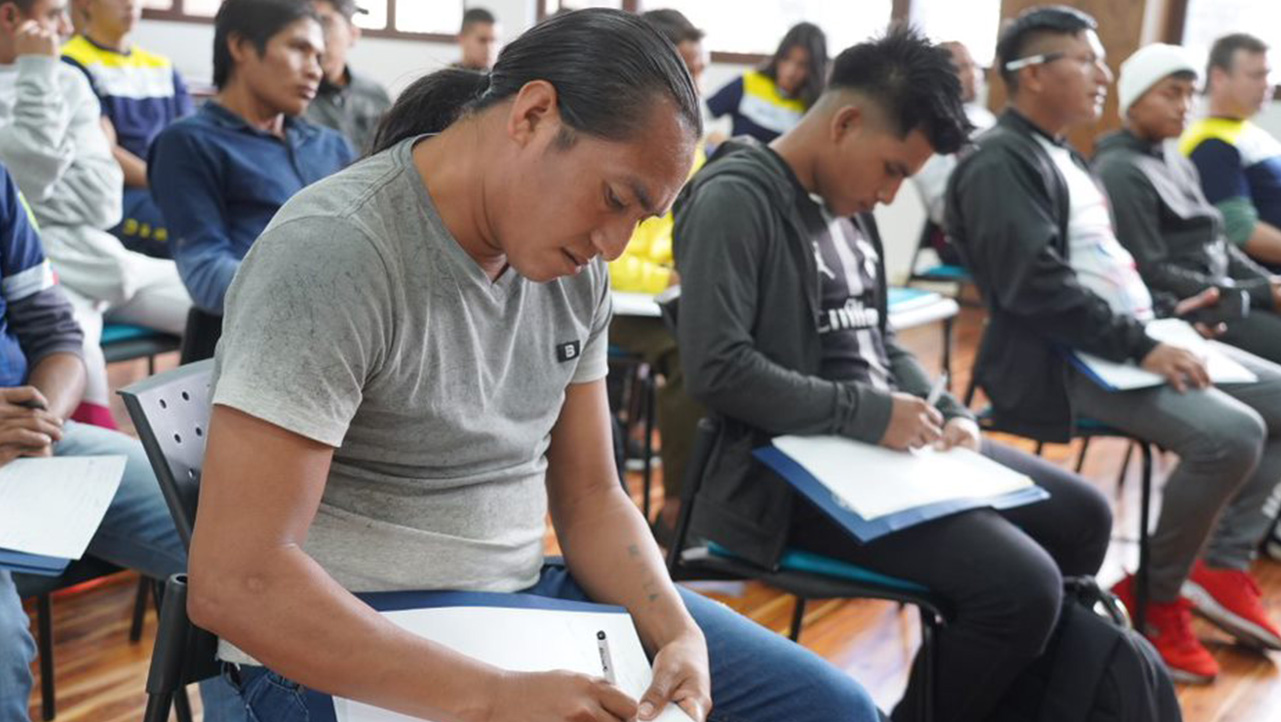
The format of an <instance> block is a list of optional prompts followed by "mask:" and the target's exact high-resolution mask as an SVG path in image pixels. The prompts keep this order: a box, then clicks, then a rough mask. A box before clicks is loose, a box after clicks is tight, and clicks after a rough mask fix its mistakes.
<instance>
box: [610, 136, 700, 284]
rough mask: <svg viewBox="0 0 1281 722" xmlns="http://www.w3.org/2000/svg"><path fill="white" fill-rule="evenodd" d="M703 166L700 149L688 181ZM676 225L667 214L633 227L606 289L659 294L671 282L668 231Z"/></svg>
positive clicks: (613, 263) (612, 268)
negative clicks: (633, 230)
mask: <svg viewBox="0 0 1281 722" xmlns="http://www.w3.org/2000/svg"><path fill="white" fill-rule="evenodd" d="M706 162H707V154H706V153H705V152H704V151H703V147H702V145H699V147H698V148H697V149H696V150H695V151H694V167H693V168H691V169H690V171H689V174H690V177H693V176H694V174H695V173H697V172H698V169H699V168H702V167H703V164H704V163H706ZM675 225H676V223H675V221H674V220H673V219H672V214H671V211H668V212H667V213H665V214H663V215H662V216H659V217H658V218H650V219H648V220H646V221H644V222H643V223H641V224H640V225H638V226H636V231H635V232H634V233H632V239H631V240H630V241H628V242H627V250H625V251H623V255H621V256H619V257H618V259H617V260H614V261H611V262H610V264H609V280H610V285H611V286H613V288H614V290H616V291H633V292H636V293H659V292H661V291H662V290H663V289H665V288H667V286H668V283H670V282H671V278H672V228H673V227H674V226H675Z"/></svg>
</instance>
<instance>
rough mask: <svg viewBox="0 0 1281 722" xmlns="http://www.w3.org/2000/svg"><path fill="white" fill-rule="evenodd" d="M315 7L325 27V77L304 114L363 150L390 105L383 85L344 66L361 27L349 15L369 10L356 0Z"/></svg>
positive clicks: (331, 0)
mask: <svg viewBox="0 0 1281 722" xmlns="http://www.w3.org/2000/svg"><path fill="white" fill-rule="evenodd" d="M315 7H316V14H317V15H319V16H320V25H321V27H323V28H324V30H325V54H324V56H323V57H322V58H321V59H320V67H321V69H322V70H324V71H325V76H324V77H323V78H322V79H321V80H320V90H319V91H318V92H317V93H316V97H315V99H313V100H312V101H311V104H310V105H308V106H307V115H306V117H307V120H310V121H311V122H313V123H315V124H317V125H323V126H325V127H326V128H333V129H334V130H336V131H338V132H339V133H342V134H343V135H344V136H346V138H347V141H348V142H349V143H351V147H352V148H354V149H355V150H356V151H357V152H359V153H363V152H365V151H367V150H369V146H370V144H371V143H372V142H373V139H374V131H375V130H377V129H378V121H380V120H382V117H383V113H386V112H387V109H388V108H390V107H391V98H390V97H388V96H387V91H386V90H384V89H383V86H381V85H379V84H378V83H377V82H376V81H374V80H372V79H370V78H367V77H365V76H364V75H361V74H358V73H356V72H354V71H353V70H352V69H351V68H350V67H349V66H348V65H347V54H348V53H349V52H351V49H352V47H353V46H355V44H356V40H357V39H359V38H360V26H358V25H356V23H354V22H352V18H353V17H355V15H356V13H358V12H359V13H363V12H368V11H366V10H364V9H362V8H360V7H357V6H356V3H355V0H316V2H315Z"/></svg>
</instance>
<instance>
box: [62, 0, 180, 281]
mask: <svg viewBox="0 0 1281 722" xmlns="http://www.w3.org/2000/svg"><path fill="white" fill-rule="evenodd" d="M73 1H74V9H75V10H76V13H77V15H78V16H79V17H80V18H82V21H83V24H82V29H81V31H80V32H79V34H77V35H76V36H75V37H73V38H71V40H70V41H68V42H67V44H66V45H65V46H63V48H62V59H63V60H65V61H67V62H69V63H71V64H72V65H73V66H75V67H77V68H79V69H80V70H82V71H83V72H84V74H85V76H86V77H87V78H88V79H89V84H90V85H91V86H92V87H93V90H94V93H95V94H97V96H98V100H99V101H100V102H101V103H102V114H103V121H104V122H103V126H104V127H105V129H106V130H107V135H108V138H109V139H111V140H112V141H113V143H112V149H111V150H112V155H114V156H115V157H116V161H118V162H119V163H120V168H121V170H123V171H124V175H125V184H124V220H123V221H121V223H120V225H118V226H116V227H115V228H114V229H112V231H111V232H112V234H114V235H115V236H116V237H117V238H119V239H120V241H121V242H122V243H124V244H125V247H126V248H129V249H131V250H134V251H138V252H140V253H146V254H147V255H150V256H155V257H157V258H169V257H170V255H171V254H170V250H169V242H168V241H169V234H168V231H167V230H166V229H165V226H164V220H163V218H162V216H161V215H160V210H159V209H158V208H156V204H155V202H154V201H152V199H151V192H150V191H149V190H148V189H147V162H146V160H144V159H145V158H146V157H147V151H148V149H149V148H150V147H151V142H152V141H153V140H155V138H156V136H157V135H158V134H159V133H160V131H162V130H164V129H165V128H166V127H168V125H169V124H170V123H172V122H174V121H175V120H178V119H179V118H182V117H184V116H187V115H190V114H191V112H192V109H193V108H192V103H191V96H190V95H188V94H187V86H186V83H184V82H183V80H182V76H181V75H179V74H178V71H177V69H175V68H174V67H173V63H172V62H171V61H170V60H169V58H166V57H164V56H162V55H156V54H155V53H151V52H147V51H146V50H143V49H142V48H140V47H138V46H137V45H135V44H134V43H133V42H132V38H131V35H132V34H133V31H134V29H135V28H136V27H137V25H138V20H139V19H140V18H141V17H142V3H140V2H137V1H136V0H73Z"/></svg>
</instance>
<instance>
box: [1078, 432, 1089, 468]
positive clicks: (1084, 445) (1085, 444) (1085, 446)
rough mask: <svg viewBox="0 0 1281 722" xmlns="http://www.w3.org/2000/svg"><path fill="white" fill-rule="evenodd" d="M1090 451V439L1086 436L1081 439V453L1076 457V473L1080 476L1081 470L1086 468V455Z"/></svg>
mask: <svg viewBox="0 0 1281 722" xmlns="http://www.w3.org/2000/svg"><path fill="white" fill-rule="evenodd" d="M1089 450H1090V437H1088V436H1086V437H1084V438H1082V439H1081V453H1080V455H1079V456H1077V457H1076V473H1078V474H1080V473H1081V469H1082V468H1084V467H1085V454H1086V452H1088V451H1089Z"/></svg>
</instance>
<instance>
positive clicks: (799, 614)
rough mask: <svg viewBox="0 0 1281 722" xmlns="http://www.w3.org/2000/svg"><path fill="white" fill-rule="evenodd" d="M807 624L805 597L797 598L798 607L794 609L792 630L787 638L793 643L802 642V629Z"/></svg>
mask: <svg viewBox="0 0 1281 722" xmlns="http://www.w3.org/2000/svg"><path fill="white" fill-rule="evenodd" d="M804 624H805V597H797V598H796V606H794V607H792V628H791V629H790V630H788V633H787V636H788V638H789V639H791V640H792V641H793V642H799V641H801V627H802V626H804Z"/></svg>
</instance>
